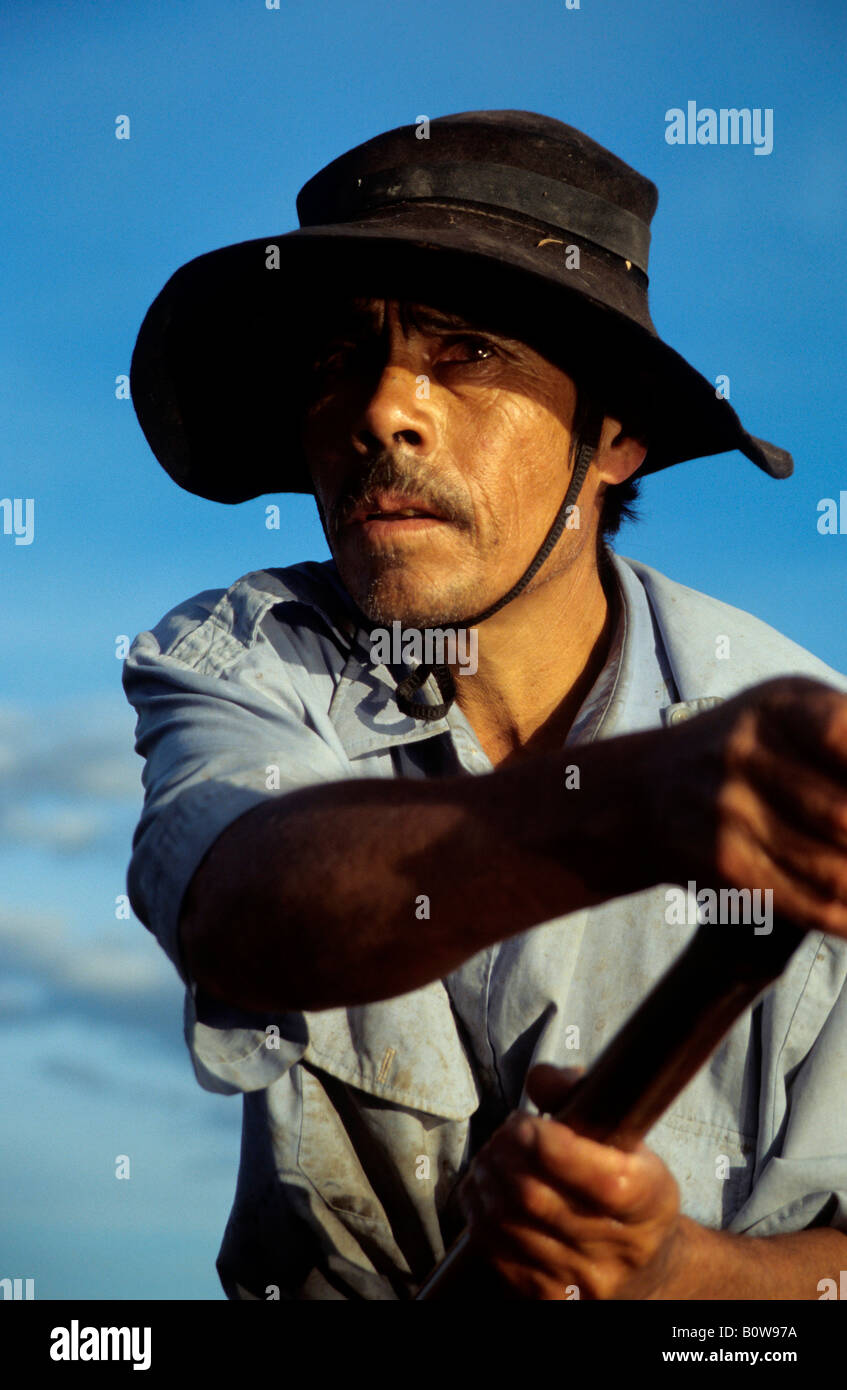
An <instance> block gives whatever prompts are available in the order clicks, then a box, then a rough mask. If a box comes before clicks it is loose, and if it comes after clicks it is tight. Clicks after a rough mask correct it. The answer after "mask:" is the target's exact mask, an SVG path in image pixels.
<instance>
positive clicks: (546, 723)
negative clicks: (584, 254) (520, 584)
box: [454, 553, 618, 767]
mask: <svg viewBox="0 0 847 1390" xmlns="http://www.w3.org/2000/svg"><path fill="white" fill-rule="evenodd" d="M607 590H608V594H607ZM617 609H618V599H617V586H616V584H615V580H614V576H611V577H610V580H607V583H606V588H604V585H603V579H602V577H601V574H600V572H599V570H598V567H597V564H596V561H595V559H594V555H593V553H592V554H591V555H590V556H589V557H588V560H587V561H586V560H584V559H583V557H582V556H580V558H579V560H578V561H577V562H576V563H574V564H573V565H571V566H568V567H567V568H566V569H565V570H562V571H560V572H558V573H556V574H554V575H553V576H552V577H550V578H549V579H547V580H546V581H543V582H541V583H540V584H538V586H537V587H535V588H533V589H531V590H529V591H528V592H526V593H524V594H521V595H520V596H519V597H518V598H516V599H514V600H513V601H512V602H511V603H509V604H507V605H506V607H505V608H504V609H502V610H501V612H499V613H495V614H494V616H493V617H492V618H489V619H488V620H487V621H486V622H484V623H483V624H482V625H481V626H480V628H479V629H478V639H479V647H478V661H479V665H478V669H477V671H476V673H475V674H474V675H473V676H463V675H460V674H459V673H458V670H457V669H454V676H455V678H456V690H457V695H456V703H457V704H458V705H459V707H460V709H461V710H462V713H463V714H464V715H465V717H466V718H467V720H468V722H469V723H470V724H471V726H472V727H473V729H474V732H475V733H476V735H477V738H478V739H479V741H480V743H481V745H482V747H483V749H484V750H485V752H486V754H487V756H488V757H489V759H490V761H491V763H492V764H493V765H494V766H495V767H496V766H498V765H499V764H502V763H505V762H508V761H510V760H513V759H515V758H517V757H520V756H525V755H526V754H528V753H544V752H554V751H558V750H559V749H561V748H562V747H563V745H564V741H565V738H566V737H567V734H568V731H569V730H570V727H571V725H572V724H573V721H574V719H575V717H576V715H577V713H578V712H579V708H580V706H581V705H582V702H583V700H584V699H585V697H586V695H587V694H588V692H589V690H590V689H591V687H592V685H593V684H594V682H595V680H596V679H597V677H598V675H599V674H600V672H601V670H602V669H603V666H604V665H605V662H606V659H607V656H608V652H609V646H610V643H611V639H612V635H613V633H614V629H615V623H616V621H617Z"/></svg>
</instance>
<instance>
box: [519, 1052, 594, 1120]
mask: <svg viewBox="0 0 847 1390" xmlns="http://www.w3.org/2000/svg"><path fill="white" fill-rule="evenodd" d="M584 1071H585V1068H584V1067H554V1066H553V1065H552V1064H551V1063H549V1062H539V1063H537V1064H536V1065H535V1066H534V1067H531V1068H530V1071H529V1074H528V1075H527V1078H526V1093H527V1095H528V1096H529V1098H530V1100H531V1101H533V1102H534V1103H535V1104H536V1105H537V1106H538V1108H539V1110H541V1111H542V1112H543V1113H552V1112H554V1111H556V1110H558V1109H559V1107H560V1106H562V1105H564V1103H565V1101H566V1100H567V1098H568V1096H569V1094H570V1092H571V1091H572V1090H573V1088H574V1086H575V1085H576V1083H577V1082H578V1081H579V1080H580V1079H581V1077H582V1074H583V1072H584Z"/></svg>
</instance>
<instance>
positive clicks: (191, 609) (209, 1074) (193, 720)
mask: <svg viewBox="0 0 847 1390" xmlns="http://www.w3.org/2000/svg"><path fill="white" fill-rule="evenodd" d="M212 597H214V596H212ZM198 602H199V600H193V601H192V604H191V605H185V606H184V608H183V609H182V610H175V612H174V614H169V615H168V618H167V619H164V620H163V622H162V623H161V624H160V625H159V627H157V628H156V629H154V630H153V631H151V632H144V633H141V634H140V635H139V636H138V637H137V638H136V640H135V642H134V643H133V645H132V647H131V650H130V653H129V655H128V657H127V659H126V661H125V663H124V675H123V683H124V690H125V692H126V696H127V699H128V700H129V702H130V704H131V705H132V706H133V708H134V709H135V710H136V713H137V716H138V717H137V724H136V745H135V746H136V751H137V752H138V753H139V754H140V755H141V756H142V757H143V758H144V760H145V761H144V770H143V773H142V781H143V785H144V791H145V797H144V806H143V810H142V814H141V818H140V821H139V824H138V826H137V828H136V831H135V835H134V837H133V843H132V857H131V860H130V865H129V869H128V874H127V888H128V893H129V898H130V902H131V905H132V908H133V911H134V912H135V914H136V915H137V916H138V917H139V918H140V920H141V921H142V922H143V923H144V924H145V926H147V927H148V928H149V930H150V931H151V932H152V933H153V934H154V935H155V936H156V938H157V940H158V941H159V943H160V945H161V946H162V948H163V949H164V951H165V952H166V953H167V955H168V956H169V957H170V959H171V961H172V962H173V964H174V966H175V967H176V969H177V971H178V972H179V975H180V977H181V979H182V980H183V982H184V983H185V985H186V1001H185V1029H186V1040H187V1042H188V1045H189V1049H190V1051H191V1055H192V1060H193V1062H194V1067H195V1071H196V1073H197V1077H198V1080H199V1081H200V1083H201V1085H203V1086H204V1087H206V1088H207V1089H209V1090H215V1091H223V1092H225V1093H233V1092H235V1091H243V1090H253V1089H259V1088H261V1087H264V1086H267V1085H269V1084H270V1083H271V1082H272V1081H273V1080H274V1079H275V1078H276V1077H277V1076H278V1075H279V1074H280V1073H281V1072H282V1071H284V1070H285V1069H286V1068H287V1067H288V1066H290V1065H291V1064H292V1062H293V1061H296V1060H297V1058H298V1057H299V1056H300V1055H302V1052H303V1050H304V1047H305V1042H306V1035H305V1026H304V1022H303V1018H302V1015H292V1014H282V1015H271V1014H267V1015H262V1017H261V1018H259V1017H258V1016H255V1015H252V1014H249V1013H247V1012H245V1011H243V1010H240V1009H235V1008H230V1007H228V1006H224V1005H222V1004H220V1003H219V1002H218V1001H215V1000H212V999H210V998H208V997H207V996H204V995H203V993H202V991H200V990H199V989H198V988H197V986H196V984H195V983H194V982H193V981H192V980H191V979H190V978H189V975H188V972H187V970H186V967H185V963H184V961H183V960H182V958H181V954H180V949H179V936H178V925H179V913H180V908H181V904H182V900H183V897H184V895H185V892H186V889H187V888H188V885H189V883H190V881H191V879H192V877H193V875H194V873H195V871H196V869H197V868H198V866H199V864H200V862H201V860H202V859H203V858H204V856H205V855H206V853H207V852H208V850H209V849H210V848H211V846H212V845H213V844H214V842H215V840H216V839H217V838H218V837H219V835H220V834H221V833H222V831H224V830H225V829H226V827H227V826H229V825H230V824H232V822H233V821H235V820H236V819H238V817H240V816H242V815H243V814H244V813H245V812H246V811H248V810H250V809H252V808H253V807H255V806H257V805H259V804H261V803H262V802H265V801H268V800H272V799H275V798H278V797H280V796H284V795H285V793H286V792H288V791H291V790H294V789H296V788H298V787H303V786H308V785H310V784H313V783H318V782H325V781H339V780H342V779H343V778H345V777H348V776H349V775H350V771H349V767H345V765H344V762H343V759H342V758H341V757H340V756H339V752H338V749H337V748H333V747H332V746H330V744H329V743H328V742H327V740H326V738H324V737H322V736H321V734H320V733H319V732H318V731H317V729H316V727H315V722H314V720H312V719H310V718H309V715H308V712H307V710H306V709H305V707H304V704H303V699H302V696H300V695H298V694H297V691H296V685H295V684H294V683H293V682H292V684H291V685H290V688H289V687H288V686H287V685H286V681H285V675H284V664H285V663H284V661H281V658H280V656H279V653H278V651H276V650H275V649H274V648H273V647H272V646H271V645H270V643H267V642H264V643H263V646H262V647H261V648H260V649H259V652H258V657H257V643H256V641H255V640H254V641H253V642H252V643H251V644H249V646H248V645H246V644H244V643H243V641H241V640H239V639H237V638H236V637H235V636H234V635H233V634H232V633H229V632H227V631H226V630H225V629H222V628H221V627H220V626H219V625H218V624H217V623H215V622H214V621H212V619H211V618H210V617H209V616H208V612H207V613H206V615H205V621H204V620H203V619H204V612H203V611H199V612H198V611H197V604H198ZM192 605H193V606H192ZM210 607H211V600H210V601H209V604H208V605H207V609H208V608H210ZM263 660H264V661H265V662H267V669H268V675H269V676H272V679H270V680H268V681H267V689H266V688H265V687H264V683H263V681H262V661H263ZM281 669H282V674H281Z"/></svg>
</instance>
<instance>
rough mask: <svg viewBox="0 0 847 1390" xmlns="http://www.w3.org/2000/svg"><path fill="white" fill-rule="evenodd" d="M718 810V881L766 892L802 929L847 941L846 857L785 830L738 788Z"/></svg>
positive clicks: (733, 787) (784, 825)
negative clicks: (724, 820) (723, 820)
mask: <svg viewBox="0 0 847 1390" xmlns="http://www.w3.org/2000/svg"><path fill="white" fill-rule="evenodd" d="M721 805H722V811H723V814H724V816H725V817H726V818H727V821H728V824H727V825H725V826H724V827H723V829H722V830H721V831H720V832H719V837H718V845H717V852H716V860H717V868H718V871H719V873H720V875H721V876H722V877H723V878H724V879H725V880H726V881H727V882H728V883H730V884H732V885H735V886H739V887H758V888H761V889H764V890H767V889H771V890H772V891H773V895H774V896H773V902H774V908H775V910H776V911H777V912H783V913H785V914H786V915H787V916H789V917H791V918H793V919H794V920H796V921H798V922H801V923H802V924H803V925H804V926H807V927H817V928H818V929H819V930H822V931H833V932H835V933H836V934H837V935H847V854H845V853H844V852H843V851H842V852H839V851H837V850H832V849H828V848H826V847H823V846H821V844H820V842H819V841H816V840H814V839H812V838H811V837H810V836H809V835H806V834H804V833H803V832H802V831H799V830H797V829H795V828H794V827H792V826H791V825H789V824H787V823H786V822H785V821H784V820H783V819H782V817H781V816H780V815H778V814H777V812H776V811H774V810H772V809H770V808H769V807H767V806H766V805H765V804H764V803H763V802H762V801H761V800H760V799H759V798H758V797H757V796H756V794H755V793H754V792H753V791H752V790H751V789H750V788H749V787H746V786H743V785H741V784H739V783H733V784H731V785H730V786H729V787H727V788H725V789H724V791H723V793H722V794H721Z"/></svg>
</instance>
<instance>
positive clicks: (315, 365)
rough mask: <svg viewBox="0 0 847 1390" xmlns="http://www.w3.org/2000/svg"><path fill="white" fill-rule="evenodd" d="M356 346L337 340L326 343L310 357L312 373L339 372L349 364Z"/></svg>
mask: <svg viewBox="0 0 847 1390" xmlns="http://www.w3.org/2000/svg"><path fill="white" fill-rule="evenodd" d="M356 346H357V345H356V343H351V342H342V341H341V340H339V339H335V340H334V341H332V342H330V343H327V344H326V346H325V347H322V348H319V349H318V350H317V351H316V352H315V353H314V354H313V355H312V361H311V369H312V371H313V372H315V373H316V374H318V375H320V374H322V373H324V372H337V371H340V370H341V369H342V368H343V367H344V366H346V365H347V363H348V362H349V360H350V357H351V355H352V353H353V352H355V350H356Z"/></svg>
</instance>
